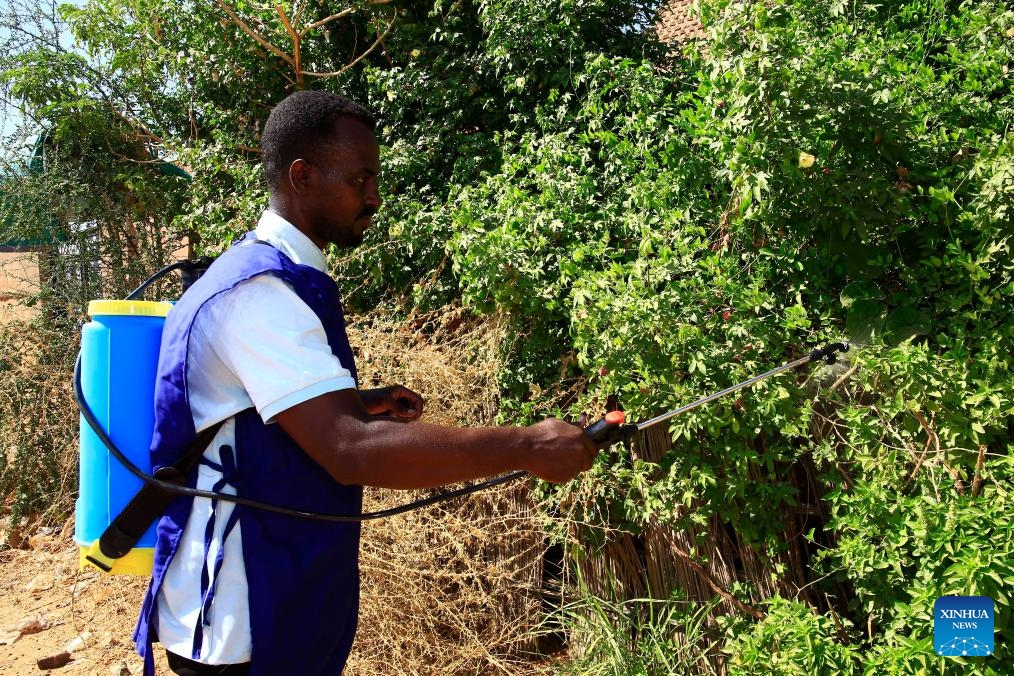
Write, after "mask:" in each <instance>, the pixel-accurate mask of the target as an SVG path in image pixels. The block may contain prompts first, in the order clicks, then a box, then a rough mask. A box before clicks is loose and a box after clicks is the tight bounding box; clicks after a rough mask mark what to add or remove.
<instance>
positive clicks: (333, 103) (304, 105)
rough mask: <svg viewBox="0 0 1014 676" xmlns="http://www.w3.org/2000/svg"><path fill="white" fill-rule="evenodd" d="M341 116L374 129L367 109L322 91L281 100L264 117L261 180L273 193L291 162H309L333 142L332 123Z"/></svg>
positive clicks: (304, 93)
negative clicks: (266, 116) (301, 160)
mask: <svg viewBox="0 0 1014 676" xmlns="http://www.w3.org/2000/svg"><path fill="white" fill-rule="evenodd" d="M343 117H350V118H353V119H355V120H359V121H360V122H362V123H363V124H365V125H366V126H367V127H369V128H370V129H373V130H375V129H376V127H377V121H376V119H375V118H374V117H373V114H372V113H370V111H369V110H367V109H366V108H364V107H363V106H361V105H359V104H358V103H356V102H355V101H353V100H351V99H347V98H345V97H344V96H340V95H338V94H332V93H331V92H324V91H317V90H313V91H300V92H296V93H294V94H290V95H289V96H287V97H285V98H284V99H283V100H282V101H281V103H279V104H278V105H277V106H275V109H274V110H272V111H271V114H270V115H268V121H267V123H266V124H265V125H264V134H263V135H262V136H261V152H262V158H263V161H264V178H265V179H266V180H267V182H268V188H269V189H270V190H272V191H273V190H274V188H275V187H276V186H277V185H278V180H279V179H280V178H281V176H282V175H283V174H284V173H285V172H286V171H288V167H289V165H291V164H292V162H293V161H295V160H297V159H299V158H303V159H307V160H310V161H311V162H312V161H314V160H315V159H316V158H317V155H318V153H319V151H320V149H321V148H322V147H324V146H325V145H327V143H328V142H329V141H333V140H335V133H334V123H335V121H336V120H339V119H341V118H343Z"/></svg>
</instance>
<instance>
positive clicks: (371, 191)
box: [363, 181, 384, 209]
mask: <svg viewBox="0 0 1014 676" xmlns="http://www.w3.org/2000/svg"><path fill="white" fill-rule="evenodd" d="M363 201H365V202H366V205H367V206H369V207H372V208H374V209H379V208H380V205H381V204H383V203H384V200H382V199H380V190H379V189H378V187H377V182H376V181H370V182H369V183H367V188H366V194H365V195H363Z"/></svg>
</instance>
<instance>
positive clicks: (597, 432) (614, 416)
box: [584, 411, 637, 450]
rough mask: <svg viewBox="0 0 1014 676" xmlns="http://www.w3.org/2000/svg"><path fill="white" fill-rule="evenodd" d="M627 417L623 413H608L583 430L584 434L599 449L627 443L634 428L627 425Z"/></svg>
mask: <svg viewBox="0 0 1014 676" xmlns="http://www.w3.org/2000/svg"><path fill="white" fill-rule="evenodd" d="M626 422H627V417H626V415H624V413H623V411H610V412H609V413H606V414H605V416H604V417H602V418H601V419H600V420H596V421H595V422H593V423H592V424H591V425H589V426H588V427H586V428H584V433H585V434H587V435H588V436H589V437H591V439H592V441H594V442H595V445H596V446H597V447H598V448H599V449H602V450H604V449H607V448H609V447H610V446H612V445H613V444H618V443H622V442H626V441H628V440H629V439H630V438H631V437H632V436H633V433H634V431H636V429H637V428H636V427H635V426H634V425H627V424H625V423H626Z"/></svg>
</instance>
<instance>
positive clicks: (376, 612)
mask: <svg viewBox="0 0 1014 676" xmlns="http://www.w3.org/2000/svg"><path fill="white" fill-rule="evenodd" d="M349 337H350V341H351V343H352V344H353V345H354V346H356V348H357V350H358V353H359V354H358V357H357V364H358V366H359V372H360V377H361V378H362V380H363V386H364V387H372V386H376V385H380V384H395V383H400V384H403V385H405V386H407V387H410V388H412V389H413V390H415V391H416V392H419V393H420V394H421V395H423V397H424V398H425V399H426V413H425V419H427V420H429V421H431V422H434V423H437V424H447V425H482V424H491V423H492V421H493V417H494V415H495V413H496V408H497V401H496V382H495V375H496V371H497V369H498V367H499V362H498V355H499V354H500V350H501V348H502V343H503V341H504V340H505V339H506V336H505V332H504V330H503V327H502V326H501V325H500V324H499V323H498V322H496V321H483V322H479V321H477V320H475V319H472V318H469V317H467V316H466V315H465V314H464V313H463V312H462V311H461V310H458V309H448V310H445V311H443V312H440V313H434V314H433V315H429V316H424V317H413V318H410V319H409V320H408V321H406V322H395V321H393V320H391V319H389V318H387V317H385V316H382V315H377V314H372V315H369V316H366V317H361V318H357V319H356V320H355V321H353V322H352V323H351V326H350V327H349ZM420 495H421V493H417V494H407V493H404V492H398V491H381V490H371V491H368V492H367V503H368V506H367V508H368V509H378V508H385V507H390V506H393V505H396V504H401V503H404V502H406V501H407V500H409V499H413V498H415V497H420ZM545 539H546V538H545V534H544V533H543V531H542V530H541V528H540V526H539V522H538V520H537V517H536V514H535V511H534V508H533V506H532V503H531V500H530V497H529V494H528V488H527V486H526V485H525V484H523V483H515V484H512V485H509V486H504V487H500V488H497V489H493V490H491V491H488V492H485V493H482V494H479V495H474V496H471V497H469V498H467V499H459V500H456V501H453V502H448V503H444V504H442V505H437V506H433V507H430V508H427V509H424V510H421V511H417V512H411V513H409V514H406V515H402V516H398V517H394V518H392V519H387V520H384V521H380V522H373V523H368V524H365V525H364V528H363V542H362V549H361V556H360V560H361V566H362V575H363V586H362V590H363V604H362V610H361V613H360V630H359V635H358V637H357V639H356V648H355V650H354V652H353V655H352V658H351V661H350V664H349V669H348V672H349V673H350V674H373V673H398V674H420V675H422V674H493V673H502V674H533V673H546V669H544V668H543V667H541V666H540V665H539V664H538V662H537V661H533V660H530V659H526V657H525V655H526V653H528V652H530V651H531V650H532V648H533V632H534V629H535V627H536V625H537V623H538V622H539V619H540V614H541V584H542V560H543V553H544V548H545Z"/></svg>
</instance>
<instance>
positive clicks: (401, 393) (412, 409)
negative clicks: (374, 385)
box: [359, 385, 424, 420]
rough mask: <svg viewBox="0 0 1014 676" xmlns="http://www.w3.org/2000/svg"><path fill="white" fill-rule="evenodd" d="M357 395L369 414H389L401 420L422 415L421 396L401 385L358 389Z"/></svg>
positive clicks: (413, 418) (417, 417)
mask: <svg viewBox="0 0 1014 676" xmlns="http://www.w3.org/2000/svg"><path fill="white" fill-rule="evenodd" d="M359 397H360V398H361V399H362V400H363V407H364V408H365V409H366V412H367V413H369V414H370V415H390V416H391V417H393V418H400V419H401V420H418V419H419V417H420V416H422V411H423V404H424V402H423V398H422V397H420V396H419V395H418V394H416V393H415V392H413V391H412V390H410V389H408V388H407V387H404V386H402V385H392V386H390V387H381V388H378V389H375V390H360V391H359Z"/></svg>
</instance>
